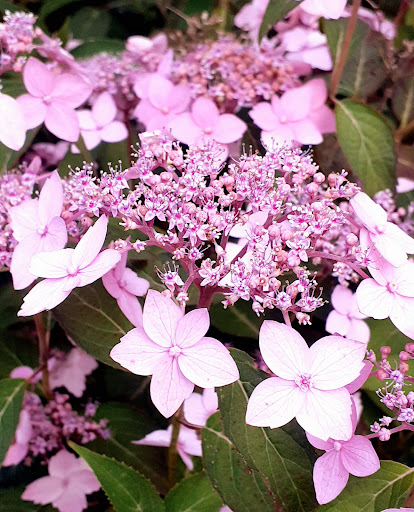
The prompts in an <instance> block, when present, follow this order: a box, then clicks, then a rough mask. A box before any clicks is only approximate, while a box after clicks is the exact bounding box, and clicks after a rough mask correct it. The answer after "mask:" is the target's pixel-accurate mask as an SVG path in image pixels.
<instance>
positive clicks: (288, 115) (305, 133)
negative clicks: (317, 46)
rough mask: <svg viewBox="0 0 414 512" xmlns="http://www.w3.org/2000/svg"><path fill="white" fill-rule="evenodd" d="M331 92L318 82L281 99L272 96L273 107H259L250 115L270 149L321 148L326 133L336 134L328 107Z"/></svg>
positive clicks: (263, 105)
mask: <svg viewBox="0 0 414 512" xmlns="http://www.w3.org/2000/svg"><path fill="white" fill-rule="evenodd" d="M327 98H328V91H327V89H326V85H325V82H324V81H323V80H322V79H321V78H316V79H314V80H311V81H310V82H308V83H306V84H305V85H302V86H301V87H296V88H294V89H289V90H288V91H286V92H285V93H284V94H283V95H282V96H281V97H280V98H279V97H278V96H273V98H272V101H271V103H267V102H262V103H258V104H257V105H256V106H255V107H253V108H252V110H251V111H250V113H249V115H250V117H251V118H252V119H253V121H254V122H255V123H256V124H257V126H258V127H259V128H261V129H262V130H263V131H262V135H261V139H262V142H263V143H264V144H266V145H269V146H271V145H272V144H273V141H274V142H276V143H279V144H285V143H291V142H292V141H296V142H299V143H300V144H320V143H321V142H322V140H323V138H322V134H323V133H330V132H333V131H335V117H334V114H333V112H332V110H331V109H330V108H329V107H327V106H326V105H325V102H326V100H327Z"/></svg>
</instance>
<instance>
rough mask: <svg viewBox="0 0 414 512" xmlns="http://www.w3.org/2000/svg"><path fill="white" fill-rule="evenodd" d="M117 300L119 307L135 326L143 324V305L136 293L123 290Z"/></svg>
mask: <svg viewBox="0 0 414 512" xmlns="http://www.w3.org/2000/svg"><path fill="white" fill-rule="evenodd" d="M117 302H118V306H119V309H120V310H121V311H122V313H123V314H124V315H125V316H126V317H127V318H128V320H129V321H130V322H131V324H132V325H134V326H135V327H140V326H142V325H143V318H142V307H141V304H140V303H139V301H138V299H137V298H136V296H135V295H132V294H131V293H128V292H126V291H125V290H122V292H121V295H120V296H119V297H118V299H117Z"/></svg>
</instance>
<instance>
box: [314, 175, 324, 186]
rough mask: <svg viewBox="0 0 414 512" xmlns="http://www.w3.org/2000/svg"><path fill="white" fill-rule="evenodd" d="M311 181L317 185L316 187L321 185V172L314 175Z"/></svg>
mask: <svg viewBox="0 0 414 512" xmlns="http://www.w3.org/2000/svg"><path fill="white" fill-rule="evenodd" d="M313 181H314V182H315V183H318V185H320V184H321V183H323V182H324V181H325V176H324V175H323V174H322V173H321V172H317V173H316V174H315V176H314V177H313Z"/></svg>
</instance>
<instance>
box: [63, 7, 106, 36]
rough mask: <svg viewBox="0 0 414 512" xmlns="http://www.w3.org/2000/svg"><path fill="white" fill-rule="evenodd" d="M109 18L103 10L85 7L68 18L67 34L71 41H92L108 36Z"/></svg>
mask: <svg viewBox="0 0 414 512" xmlns="http://www.w3.org/2000/svg"><path fill="white" fill-rule="evenodd" d="M110 23H111V16H110V15H109V14H108V13H107V12H106V11H104V10H103V9H96V8H94V7H90V6H86V7H83V8H82V9H79V11H76V13H75V14H74V15H73V16H71V17H70V18H69V32H71V33H72V37H73V39H80V40H81V41H94V40H96V39H103V38H104V37H106V35H107V34H108V30H109V25H110Z"/></svg>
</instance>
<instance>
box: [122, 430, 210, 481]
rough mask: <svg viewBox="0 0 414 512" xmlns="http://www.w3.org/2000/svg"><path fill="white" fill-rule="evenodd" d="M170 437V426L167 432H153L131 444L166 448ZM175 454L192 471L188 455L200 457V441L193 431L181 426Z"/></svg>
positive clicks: (169, 442)
mask: <svg viewBox="0 0 414 512" xmlns="http://www.w3.org/2000/svg"><path fill="white" fill-rule="evenodd" d="M171 435H172V425H170V426H169V427H168V428H167V430H155V431H154V432H151V434H148V435H146V436H145V437H144V438H143V439H141V440H140V441H132V442H133V443H134V444H140V445H144V446H164V447H167V448H168V447H169V446H170V444H171ZM177 452H178V455H179V456H180V457H181V458H182V460H183V462H184V464H185V465H186V466H187V468H188V469H189V470H190V471H192V470H193V468H194V464H193V461H192V460H191V457H190V455H195V456H196V457H201V455H202V450H201V439H199V438H198V436H197V433H196V431H195V430H192V429H190V428H187V427H184V425H181V427H180V433H179V434H178V442H177Z"/></svg>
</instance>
